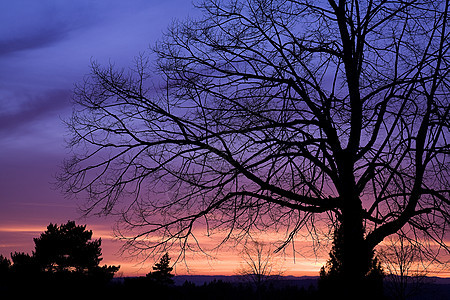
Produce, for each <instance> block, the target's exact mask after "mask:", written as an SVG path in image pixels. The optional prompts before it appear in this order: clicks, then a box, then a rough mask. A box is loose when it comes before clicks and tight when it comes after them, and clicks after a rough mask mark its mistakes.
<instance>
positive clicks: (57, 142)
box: [0, 0, 450, 277]
mask: <svg viewBox="0 0 450 300" xmlns="http://www.w3.org/2000/svg"><path fill="white" fill-rule="evenodd" d="M199 13H200V12H199V11H198V10H196V9H195V8H194V6H193V4H192V2H191V0H165V1H161V0H127V1H123V0H39V1H36V0H14V1H1V2H0V254H1V255H3V256H5V257H8V258H9V257H10V253H11V252H15V251H18V252H27V253H31V251H32V250H33V249H34V243H33V238H35V237H38V236H39V235H40V233H42V232H43V231H45V229H46V226H47V225H48V224H49V223H57V224H62V223H66V222H67V221H68V220H75V221H76V223H77V224H80V225H84V224H86V225H87V228H88V229H90V230H93V232H94V238H100V237H101V238H102V241H103V242H102V249H103V258H104V259H103V262H102V264H108V265H120V266H121V269H120V270H119V273H118V275H119V276H120V275H123V276H136V275H145V274H146V273H148V272H149V271H151V266H152V265H153V264H154V262H155V261H154V259H153V258H151V259H148V260H144V258H145V256H141V257H130V256H129V255H128V254H127V252H126V251H125V252H123V253H122V252H121V251H120V248H121V245H122V244H121V242H120V241H117V240H115V239H114V238H113V227H114V225H115V222H116V220H115V219H114V217H102V218H99V217H96V216H88V217H83V216H82V213H81V211H80V209H79V207H80V205H82V204H83V199H78V200H74V199H68V198H66V197H65V196H64V195H63V193H62V192H61V190H58V189H57V187H56V185H55V182H56V179H55V175H56V174H57V172H58V171H59V170H60V168H59V167H60V166H61V164H62V162H63V160H64V159H65V158H67V157H68V156H69V149H67V148H66V146H65V139H67V138H68V131H67V129H66V127H65V125H64V123H63V120H64V119H67V118H69V117H70V115H71V111H72V103H71V96H72V92H73V89H74V84H76V83H77V82H81V81H82V80H83V77H84V76H86V75H87V74H88V73H89V66H90V64H91V62H92V61H94V60H95V61H98V62H99V63H100V64H105V63H109V62H113V63H114V64H115V65H116V66H117V67H119V68H120V67H125V68H126V67H127V66H130V65H131V64H132V62H133V60H134V57H136V56H137V55H139V54H140V53H143V52H146V53H151V51H150V50H149V48H151V47H153V45H154V44H155V43H156V42H157V40H158V39H160V38H162V33H163V31H164V30H165V29H166V28H167V27H168V25H169V24H170V23H171V21H172V20H174V19H185V18H187V17H188V16H192V17H195V16H196V15H198V14H199ZM199 236H200V238H202V239H203V238H204V240H202V241H201V242H202V243H203V244H205V245H211V247H210V248H213V247H214V245H216V244H217V242H218V241H219V240H218V239H217V238H210V239H209V240H208V239H207V238H206V237H202V236H201V234H199ZM257 239H258V240H260V241H264V242H265V243H267V244H268V245H271V244H272V243H273V242H274V240H275V234H273V233H270V232H266V233H264V234H263V235H261V236H259V237H257ZM312 244H313V243H312V242H311V241H310V240H308V239H306V240H304V241H302V240H298V241H297V242H296V244H295V251H296V253H297V254H296V255H295V257H294V256H293V254H292V253H293V249H292V248H289V249H287V250H286V253H285V255H284V256H281V255H280V256H279V257H278V258H277V263H276V267H277V268H279V269H280V270H283V271H284V274H285V275H296V276H302V275H313V276H317V275H318V274H319V269H320V267H321V266H322V265H323V264H324V263H325V261H326V259H327V255H328V254H327V253H328V250H329V246H330V244H331V243H330V241H328V243H327V242H326V241H325V242H324V243H323V245H322V246H323V247H322V248H321V249H320V251H318V252H317V251H316V250H317V248H312ZM241 249H242V248H240V247H235V245H233V244H229V245H225V246H224V247H222V248H220V249H219V250H218V251H215V252H211V253H209V254H211V255H212V257H207V256H205V255H203V254H199V253H187V256H186V258H187V260H186V263H185V262H181V263H179V264H177V265H176V267H175V271H176V273H177V274H180V275H181V274H186V273H190V274H197V275H232V274H234V273H236V271H237V270H238V269H239V268H240V266H241V264H242V258H241V256H240V250H241ZM170 254H171V256H172V257H173V258H174V257H176V255H177V253H170ZM433 270H436V272H435V273H433V274H430V275H438V276H443V277H449V276H450V272H448V271H445V270H440V269H439V268H434V269H433ZM441 271H444V272H441ZM437 272H440V273H437Z"/></svg>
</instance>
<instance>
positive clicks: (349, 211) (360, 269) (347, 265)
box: [341, 199, 370, 299]
mask: <svg viewBox="0 0 450 300" xmlns="http://www.w3.org/2000/svg"><path fill="white" fill-rule="evenodd" d="M358 202H359V203H358ZM345 206H346V207H345V208H344V210H343V216H342V223H341V226H342V229H343V236H342V238H343V261H342V280H343V286H342V291H343V293H344V295H345V296H346V297H348V299H350V297H354V299H360V297H361V296H362V294H361V292H363V291H362V290H361V287H362V286H363V281H364V276H365V275H366V273H367V272H368V261H370V257H369V254H368V251H367V247H366V243H365V242H364V228H363V222H362V217H361V210H362V208H361V203H360V201H359V199H352V200H351V201H348V205H345ZM366 293H367V291H366V292H365V293H364V294H366Z"/></svg>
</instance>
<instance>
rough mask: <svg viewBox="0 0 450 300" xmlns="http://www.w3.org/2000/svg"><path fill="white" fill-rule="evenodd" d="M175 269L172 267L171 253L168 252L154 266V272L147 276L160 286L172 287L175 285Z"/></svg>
mask: <svg viewBox="0 0 450 300" xmlns="http://www.w3.org/2000/svg"><path fill="white" fill-rule="evenodd" d="M172 270H173V267H171V266H170V257H169V253H167V252H166V254H164V255H163V256H162V257H161V259H160V260H159V262H157V263H156V264H155V265H154V266H153V272H150V273H148V274H147V278H149V279H151V280H152V281H153V282H155V283H157V284H159V285H171V284H173V279H172V277H173V274H171V273H170V272H172Z"/></svg>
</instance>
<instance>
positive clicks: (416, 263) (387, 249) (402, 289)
mask: <svg viewBox="0 0 450 300" xmlns="http://www.w3.org/2000/svg"><path fill="white" fill-rule="evenodd" d="M419 242H420V241H419ZM417 243H418V241H415V240H409V239H408V238H407V235H404V234H399V235H398V236H397V237H396V238H388V239H387V243H386V245H385V246H384V247H383V249H382V250H381V251H380V256H381V258H382V261H383V266H384V270H385V272H386V273H387V275H388V280H387V281H386V283H387V287H388V289H390V290H391V293H392V295H393V296H394V297H395V299H408V298H410V297H411V296H412V295H414V293H417V292H418V291H419V290H420V289H421V287H422V286H423V284H424V281H425V279H426V276H427V274H428V272H429V270H428V267H429V265H430V259H429V258H427V257H426V256H425V255H424V254H425V253H424V252H423V250H422V249H421V248H422V247H419V246H418V245H417Z"/></svg>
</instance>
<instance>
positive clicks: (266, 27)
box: [59, 0, 450, 297]
mask: <svg viewBox="0 0 450 300" xmlns="http://www.w3.org/2000/svg"><path fill="white" fill-rule="evenodd" d="M449 4H450V3H449V0H437V1H436V0H433V1H431V0H413V1H395V0H394V1H375V0H365V1H357V0H353V1H345V0H339V1H337V0H328V1H316V2H311V1H303V0H295V1H294V0H287V1H275V0H272V1H271V0H248V1H220V0H205V1H202V3H200V4H199V6H200V7H201V9H202V12H203V16H202V17H201V18H199V19H198V20H196V19H188V20H186V21H184V22H174V24H173V25H172V26H171V27H170V28H169V29H168V31H167V33H166V35H165V37H164V39H163V40H162V41H160V42H159V43H158V44H157V46H156V47H155V49H154V50H155V54H156V56H157V59H156V64H155V65H156V68H152V65H151V64H150V58H148V57H146V56H145V55H141V56H139V57H137V58H136V64H135V66H134V67H133V68H131V69H130V71H129V72H126V71H125V70H120V69H119V70H118V69H116V68H115V67H114V66H113V65H110V66H106V67H102V66H100V65H99V64H97V63H95V62H93V63H92V73H91V75H90V76H89V77H87V78H86V79H85V81H84V82H83V83H81V84H79V85H78V87H77V88H76V90H75V95H74V100H75V108H74V111H73V116H72V118H71V119H70V120H68V121H67V125H68V127H69V129H70V130H71V133H72V140H71V141H70V142H69V145H70V146H71V147H73V153H74V156H73V157H72V158H71V159H68V160H66V162H65V165H64V169H63V172H61V174H60V178H59V179H60V183H61V186H62V188H63V189H64V190H65V191H66V192H67V193H69V194H73V193H75V194H79V193H81V192H86V195H87V199H88V200H87V202H86V204H87V211H88V212H92V211H96V212H99V213H100V212H101V213H105V214H108V213H110V212H111V211H112V210H113V208H116V209H117V210H120V209H123V210H122V211H123V223H122V225H123V227H122V231H121V234H122V237H123V238H124V239H125V240H126V241H127V246H130V247H133V246H135V248H134V249H136V250H137V251H138V252H140V251H154V253H157V251H160V250H161V249H167V247H171V246H173V247H175V246H177V245H179V246H180V248H181V250H187V249H196V250H199V249H198V248H201V247H202V245H201V244H200V242H199V241H200V239H198V238H197V236H196V233H197V232H199V231H195V230H193V229H194V227H195V226H196V224H199V225H202V224H206V227H204V228H206V229H205V230H207V233H206V234H208V235H209V234H211V232H213V231H214V229H218V230H220V229H227V230H228V234H227V235H226V237H225V238H224V241H226V240H228V239H229V238H230V237H233V238H237V239H242V238H245V236H248V235H251V234H252V232H254V231H266V230H273V231H276V232H284V233H285V235H284V236H283V238H284V243H282V244H281V246H280V247H281V248H282V247H285V246H286V245H288V244H290V243H294V242H295V239H296V238H299V235H298V233H299V232H301V231H302V230H310V232H311V236H312V237H316V236H320V235H316V234H315V233H317V231H319V230H320V229H321V228H327V227H328V228H330V227H339V228H340V229H341V230H342V232H343V233H342V248H343V251H342V261H341V262H342V272H341V276H342V278H343V288H342V290H343V291H345V292H347V293H348V295H347V296H348V297H350V296H356V297H359V296H358V293H363V292H364V291H362V290H358V289H355V287H360V286H362V285H360V284H358V282H359V281H360V280H362V279H363V278H365V276H366V274H367V273H368V272H369V270H370V267H371V264H370V263H368V262H370V261H371V260H370V257H372V255H373V254H372V253H373V251H374V249H375V247H376V246H377V245H378V244H380V243H381V242H382V241H383V240H384V239H385V238H386V237H388V236H390V235H393V234H395V233H396V232H398V231H399V230H400V229H402V228H404V229H408V230H405V231H408V232H411V234H412V235H413V236H412V237H411V238H413V239H425V240H428V241H431V242H432V243H431V242H430V243H427V242H424V243H422V244H423V245H427V244H428V245H431V244H434V245H438V246H439V247H443V248H446V249H447V250H448V247H447V245H446V244H445V241H444V236H445V233H446V228H447V227H448V226H447V225H448V223H449V219H450V218H449V212H450V209H449V208H450V202H449V178H450V174H449V173H450V168H449V164H448V158H449V149H450V146H449V142H448V141H449V126H450V124H449V123H450V121H449V119H450V117H449V115H450V105H449V95H450V93H449V92H450V91H449V87H450V76H449V75H450V74H449V73H450V53H449V36H448V34H449V33H448V32H449V31H448V8H449V6H450V5H449ZM153 75H157V76H158V78H152V76H153ZM121 205H122V206H121ZM117 210H116V211H117ZM336 225H337V226H336ZM197 228H199V227H197ZM329 231H330V232H332V230H329ZM155 237H159V239H156V238H155ZM130 249H131V248H130ZM200 250H202V249H200ZM353 294H355V295H353Z"/></svg>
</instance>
